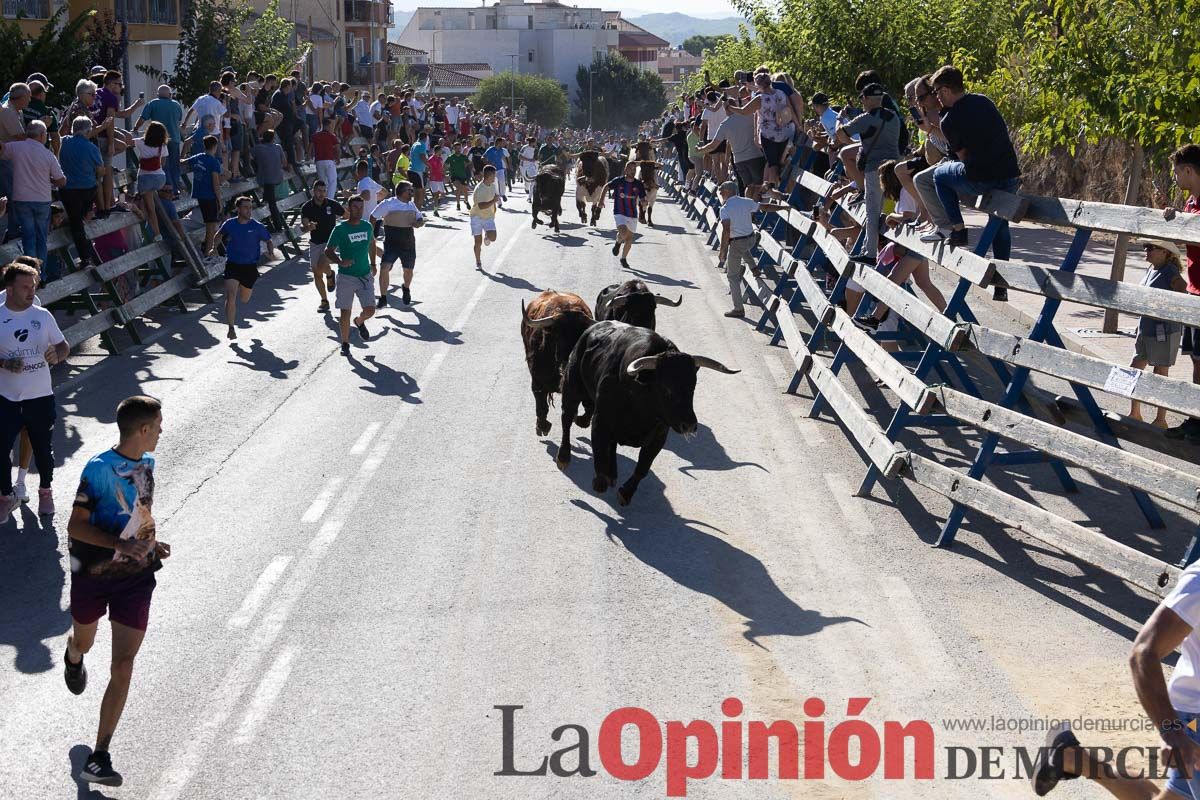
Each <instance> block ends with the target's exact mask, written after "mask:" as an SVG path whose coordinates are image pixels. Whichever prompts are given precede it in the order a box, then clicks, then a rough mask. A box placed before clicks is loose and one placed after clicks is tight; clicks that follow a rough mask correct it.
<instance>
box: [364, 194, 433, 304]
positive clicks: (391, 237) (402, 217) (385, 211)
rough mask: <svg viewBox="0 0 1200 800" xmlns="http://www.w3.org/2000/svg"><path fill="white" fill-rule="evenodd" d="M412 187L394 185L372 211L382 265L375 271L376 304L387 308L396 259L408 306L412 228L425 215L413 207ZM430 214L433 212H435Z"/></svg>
mask: <svg viewBox="0 0 1200 800" xmlns="http://www.w3.org/2000/svg"><path fill="white" fill-rule="evenodd" d="M413 195H414V192H413V185H412V184H411V183H409V182H408V181H400V182H399V183H397V184H396V196H395V197H389V198H388V199H387V200H384V201H383V202H382V203H380V204H379V205H378V206H376V208H375V218H376V219H380V220H383V263H382V264H381V265H380V269H379V305H380V307H383V306H386V305H387V292H388V288H389V287H390V286H391V276H392V265H393V264H395V263H396V260H397V259H399V260H400V266H401V268H402V269H403V271H404V285H403V286H401V287H400V291H401V292H402V293H403V300H404V305H406V306H407V305H412V292H411V287H412V277H413V267H415V266H416V265H417V237H416V236H415V235H414V233H413V229H414V228H420V227H421V226H422V225H424V224H425V215H424V214H422V213H421V211H420V209H418V208H417V207H416V205H414V204H413ZM434 213H437V212H436V211H435V212H434Z"/></svg>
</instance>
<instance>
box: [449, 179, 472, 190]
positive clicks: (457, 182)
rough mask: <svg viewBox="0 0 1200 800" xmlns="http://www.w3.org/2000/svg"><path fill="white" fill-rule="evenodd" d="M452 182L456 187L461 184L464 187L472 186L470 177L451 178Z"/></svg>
mask: <svg viewBox="0 0 1200 800" xmlns="http://www.w3.org/2000/svg"><path fill="white" fill-rule="evenodd" d="M450 183H451V185H453V186H454V187H456V188H457V187H459V186H461V187H462V188H464V189H469V188H470V183H469V179H467V178H451V179H450Z"/></svg>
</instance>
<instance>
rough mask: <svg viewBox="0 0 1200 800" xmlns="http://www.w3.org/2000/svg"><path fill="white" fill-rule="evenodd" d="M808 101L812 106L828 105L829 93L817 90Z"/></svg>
mask: <svg viewBox="0 0 1200 800" xmlns="http://www.w3.org/2000/svg"><path fill="white" fill-rule="evenodd" d="M809 102H810V103H811V104H812V105H814V106H827V105H829V95H827V94H825V93H824V92H817V93H816V94H814V95H813V96H812V100H809Z"/></svg>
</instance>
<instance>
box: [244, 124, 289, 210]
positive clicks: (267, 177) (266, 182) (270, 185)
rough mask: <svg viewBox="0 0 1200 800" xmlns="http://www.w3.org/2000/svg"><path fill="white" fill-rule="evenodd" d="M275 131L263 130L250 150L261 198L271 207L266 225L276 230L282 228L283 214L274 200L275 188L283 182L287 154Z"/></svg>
mask: <svg viewBox="0 0 1200 800" xmlns="http://www.w3.org/2000/svg"><path fill="white" fill-rule="evenodd" d="M275 133H276V132H275V131H265V132H264V133H263V135H262V142H261V143H260V144H256V145H255V146H254V149H253V151H252V153H253V156H252V157H253V158H254V164H255V166H256V169H257V171H258V185H259V186H261V187H262V194H263V199H264V200H266V201H267V207H268V208H270V209H271V218H270V219H271V224H270V225H268V226H267V227H268V228H270V229H271V230H272V231H275V232H278V231H281V230H283V229H284V227H285V224H284V221H283V215H282V214H281V213H279V206H278V205H277V200H276V190H277V189H278V188H279V184H281V183H283V171H284V169H285V167H286V162H287V156H286V155H285V154H284V151H283V148H282V147H280V146H279V144H277V143H276V141H275Z"/></svg>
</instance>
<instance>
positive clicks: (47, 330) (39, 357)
mask: <svg viewBox="0 0 1200 800" xmlns="http://www.w3.org/2000/svg"><path fill="white" fill-rule="evenodd" d="M65 341H66V339H65V338H63V335H62V331H61V330H59V328H58V323H57V322H55V321H54V315H53V314H51V313H50V312H49V311H47V310H46V309H44V308H42V307H41V306H37V305H33V306H30V307H29V308H27V309H25V310H24V311H13V310H12V309H11V308H9V307H8V306H7V305H3V306H0V361H2V362H4V364H3V368H2V369H0V395H2V396H3V397H4V398H5V399H7V400H11V401H12V402H14V403H18V402H20V401H22V400H32V399H34V398H37V397H46V396H47V395H51V394H54V387H53V386H52V385H51V383H50V365H49V364H47V363H46V351H47V350H49V349H50V348H51V347H52V346H54V345H56V344H62V343H63V342H65ZM14 359H20V360H21V364H22V367H21V371H20V372H19V373H15V372H10V371H9V369H8V363H9V362H10V361H12V360H14Z"/></svg>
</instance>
